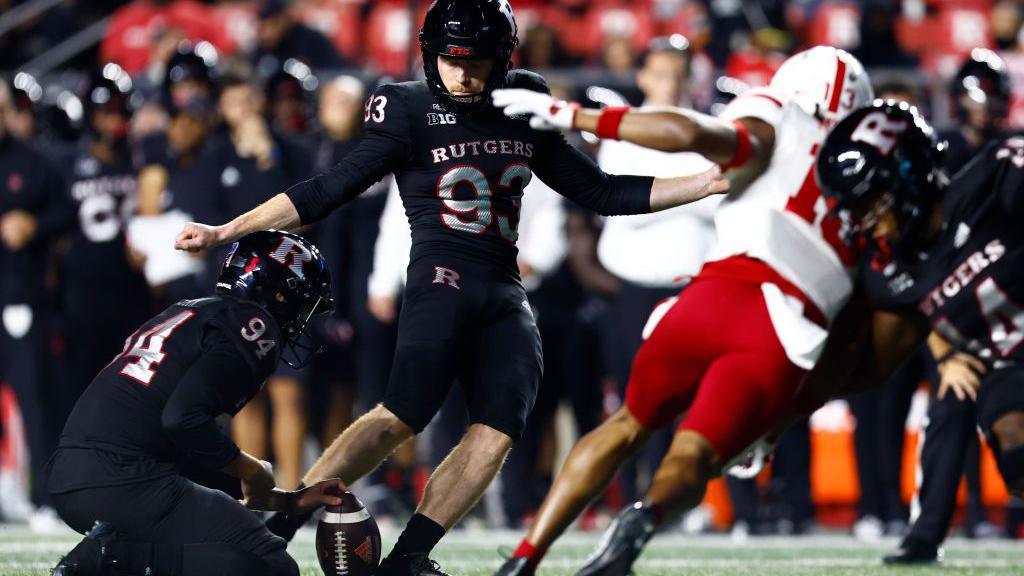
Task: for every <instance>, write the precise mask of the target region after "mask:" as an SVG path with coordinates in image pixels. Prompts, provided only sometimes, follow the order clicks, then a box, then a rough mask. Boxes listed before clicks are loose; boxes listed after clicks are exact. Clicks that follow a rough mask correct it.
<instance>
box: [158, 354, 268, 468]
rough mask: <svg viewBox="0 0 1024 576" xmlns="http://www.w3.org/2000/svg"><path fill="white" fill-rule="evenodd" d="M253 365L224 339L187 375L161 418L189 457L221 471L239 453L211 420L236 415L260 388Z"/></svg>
mask: <svg viewBox="0 0 1024 576" xmlns="http://www.w3.org/2000/svg"><path fill="white" fill-rule="evenodd" d="M258 378H259V375H257V374H256V373H255V372H254V370H253V368H252V366H250V365H249V363H248V362H247V361H246V360H245V358H244V357H243V355H242V354H241V353H239V352H238V350H237V349H236V348H235V346H234V345H233V344H232V343H231V342H229V341H228V339H227V338H226V337H223V336H222V337H221V338H219V339H217V340H216V343H214V344H213V345H212V347H210V348H208V349H207V350H206V352H204V353H203V355H202V356H201V357H200V358H199V360H198V361H196V363H195V364H193V365H192V367H191V368H190V369H189V370H188V372H186V373H185V375H184V376H183V377H182V379H181V381H180V382H178V386H177V387H176V388H175V389H174V392H173V393H172V394H171V397H170V398H169V399H168V400H167V404H166V405H165V406H164V410H163V414H162V416H161V424H162V426H163V431H164V433H165V434H166V435H167V436H168V437H169V438H170V440H171V441H172V442H173V443H174V445H175V446H176V447H177V448H178V449H179V450H181V451H182V452H184V453H186V454H187V455H188V456H189V457H190V459H192V460H195V461H196V462H198V463H200V464H202V465H203V466H206V467H208V468H211V469H214V470H219V469H221V468H223V467H225V466H227V465H228V464H229V463H230V462H231V461H232V460H234V459H235V458H237V457H238V453H239V449H238V446H236V445H235V443H234V442H232V441H231V439H230V438H228V437H227V436H225V435H224V434H222V433H221V432H220V429H219V428H218V427H217V423H216V421H215V419H216V418H217V416H219V415H221V414H225V413H227V414H234V413H236V412H237V411H238V410H239V409H240V408H241V407H242V406H243V405H245V403H246V402H248V401H249V399H250V398H251V397H252V395H254V394H255V393H256V391H257V390H259V385H260V383H261V382H262V380H258Z"/></svg>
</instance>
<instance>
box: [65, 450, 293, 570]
mask: <svg viewBox="0 0 1024 576" xmlns="http://www.w3.org/2000/svg"><path fill="white" fill-rule="evenodd" d="M75 472H76V471H75V470H66V469H64V468H63V467H62V465H61V461H60V455H59V453H58V456H57V457H55V459H54V463H53V469H52V473H53V474H54V476H55V477H56V476H60V475H68V474H72V475H73V474H75ZM53 501H54V505H55V506H56V508H57V511H58V512H59V513H60V516H61V518H63V519H64V521H65V522H67V523H68V525H69V526H71V527H72V528H74V529H75V530H77V531H79V532H85V531H87V530H89V529H90V528H91V527H92V525H93V523H94V522H97V521H100V522H105V523H108V524H110V525H111V526H112V527H113V528H114V529H115V530H117V534H118V539H117V541H116V544H115V545H112V547H111V552H112V554H113V556H114V557H115V558H116V559H117V560H118V562H119V563H121V564H122V565H123V566H125V567H126V568H128V570H129V571H130V573H132V574H135V573H137V574H142V573H144V572H145V569H146V568H147V567H152V568H153V573H154V576H163V575H166V576H177V575H182V576H195V575H199V574H204V575H205V574H210V575H213V574H217V575H235V574H237V575H238V576H243V575H249V574H266V575H268V576H278V575H280V576H297V575H298V574H299V568H298V565H297V564H296V563H295V560H293V559H292V558H291V556H289V555H288V553H287V551H286V547H287V543H286V542H285V541H284V540H283V539H282V538H279V537H277V536H274V535H273V534H271V533H270V531H269V530H267V528H266V526H264V524H263V522H262V521H261V520H260V519H259V518H258V517H257V516H256V515H255V514H253V513H252V512H250V511H249V510H246V509H245V508H243V507H242V506H241V505H240V504H239V503H238V502H237V501H236V500H234V499H233V498H231V497H230V496H228V495H227V494H225V493H223V492H221V491H219V490H213V489H210V488H205V487H203V486H200V485H198V484H196V483H194V482H191V481H189V480H186V479H185V478H184V477H182V476H180V475H177V474H172V475H168V476H163V477H159V478H155V479H149V480H144V481H136V482H133V483H129V484H123V485H119V486H101V487H91V488H81V489H78V490H73V491H70V492H62V493H59V494H54V495H53Z"/></svg>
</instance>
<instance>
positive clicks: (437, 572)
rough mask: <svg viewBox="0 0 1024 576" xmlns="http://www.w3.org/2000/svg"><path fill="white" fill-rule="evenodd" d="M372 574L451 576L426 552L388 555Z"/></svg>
mask: <svg viewBox="0 0 1024 576" xmlns="http://www.w3.org/2000/svg"><path fill="white" fill-rule="evenodd" d="M374 576H451V575H450V574H448V573H447V572H442V571H441V566H440V565H439V564H438V563H437V562H434V561H433V560H431V559H430V557H428V556H427V555H426V554H406V555H405V556H399V557H397V558H396V557H393V556H388V557H387V558H385V559H384V561H383V562H381V563H380V567H378V568H377V571H376V572H374Z"/></svg>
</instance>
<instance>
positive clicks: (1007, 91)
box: [949, 48, 1012, 122]
mask: <svg viewBox="0 0 1024 576" xmlns="http://www.w3.org/2000/svg"><path fill="white" fill-rule="evenodd" d="M949 92H950V97H951V99H952V102H953V110H954V112H955V116H956V118H957V120H959V121H960V122H966V121H967V116H968V111H967V108H966V107H965V106H964V105H963V97H964V96H966V97H967V98H969V99H970V100H972V101H974V102H977V103H978V104H984V105H985V107H987V108H988V110H989V112H990V114H991V115H992V118H994V119H995V120H1002V119H1003V118H1005V117H1006V115H1007V114H1008V113H1009V111H1010V96H1011V92H1012V88H1011V84H1010V74H1009V72H1007V69H1006V62H1004V61H1003V59H1002V58H1000V57H999V55H998V54H996V53H995V52H993V51H991V50H988V49H985V48H975V49H974V50H971V56H970V57H969V58H968V59H967V60H966V61H965V62H964V63H963V65H962V66H960V70H959V71H958V72H957V73H956V76H954V77H953V83H952V85H951V86H950V90H949Z"/></svg>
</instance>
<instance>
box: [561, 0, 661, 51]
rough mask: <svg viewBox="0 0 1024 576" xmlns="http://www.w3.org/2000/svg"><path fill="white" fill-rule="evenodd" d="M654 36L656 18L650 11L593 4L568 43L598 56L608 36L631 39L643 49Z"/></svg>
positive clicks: (615, 5)
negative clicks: (570, 42)
mask: <svg viewBox="0 0 1024 576" xmlns="http://www.w3.org/2000/svg"><path fill="white" fill-rule="evenodd" d="M654 35H655V26H654V18H653V17H652V16H651V13H650V10H648V9H646V8H644V7H635V6H632V5H624V4H620V3H610V4H605V5H596V6H593V7H591V8H590V9H589V10H588V11H587V14H586V16H585V17H584V18H583V20H581V21H580V22H579V26H578V29H577V31H576V33H575V34H573V37H572V40H573V42H572V44H569V45H570V46H571V47H572V48H574V49H575V50H576V51H578V52H579V53H582V54H585V55H588V56H596V55H598V54H599V53H600V52H601V47H602V46H603V44H604V41H605V39H606V38H608V37H611V36H625V37H628V38H631V39H632V41H633V46H634V48H636V49H637V50H638V51H642V50H644V49H646V48H647V44H648V43H649V42H650V41H651V38H653V37H654ZM566 40H567V41H568V40H569V39H568V38H567V39H566Z"/></svg>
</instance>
